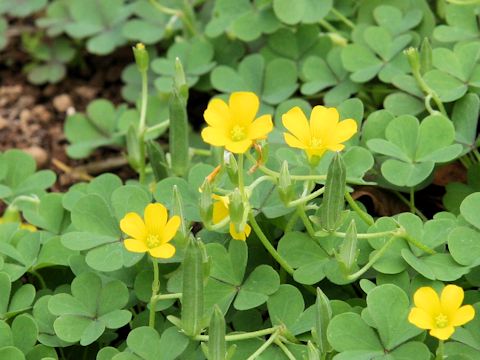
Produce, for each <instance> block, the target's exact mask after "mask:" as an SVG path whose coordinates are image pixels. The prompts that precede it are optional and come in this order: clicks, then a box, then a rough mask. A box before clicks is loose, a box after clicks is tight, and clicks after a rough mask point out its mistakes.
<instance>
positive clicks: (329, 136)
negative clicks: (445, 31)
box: [310, 105, 340, 144]
mask: <svg viewBox="0 0 480 360" xmlns="http://www.w3.org/2000/svg"><path fill="white" fill-rule="evenodd" d="M339 117H340V116H339V115H338V111H337V109H335V108H327V107H325V106H320V105H317V106H315V107H314V108H313V109H312V114H311V115H310V127H311V129H312V135H313V137H315V138H317V139H322V141H323V142H324V143H326V144H329V143H332V142H333V141H332V140H333V136H334V134H335V129H336V127H337V123H338V119H339Z"/></svg>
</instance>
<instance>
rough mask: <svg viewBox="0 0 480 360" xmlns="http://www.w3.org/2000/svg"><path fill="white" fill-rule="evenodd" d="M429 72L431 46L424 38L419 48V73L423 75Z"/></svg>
mask: <svg viewBox="0 0 480 360" xmlns="http://www.w3.org/2000/svg"><path fill="white" fill-rule="evenodd" d="M430 70H432V46H431V45H430V41H428V38H427V37H426V38H424V39H423V41H422V45H421V47H420V71H421V73H422V75H424V74H425V73H427V72H429V71H430Z"/></svg>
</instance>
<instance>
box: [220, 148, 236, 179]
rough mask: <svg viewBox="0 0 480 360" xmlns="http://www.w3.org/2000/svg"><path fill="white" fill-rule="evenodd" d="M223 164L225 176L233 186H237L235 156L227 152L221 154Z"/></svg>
mask: <svg viewBox="0 0 480 360" xmlns="http://www.w3.org/2000/svg"><path fill="white" fill-rule="evenodd" d="M223 163H224V164H225V169H227V175H228V178H229V179H230V181H231V183H232V184H233V185H235V186H236V185H238V164H237V159H235V156H233V154H232V153H231V152H229V151H225V152H224V153H223Z"/></svg>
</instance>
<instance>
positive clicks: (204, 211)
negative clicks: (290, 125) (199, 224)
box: [200, 179, 213, 224]
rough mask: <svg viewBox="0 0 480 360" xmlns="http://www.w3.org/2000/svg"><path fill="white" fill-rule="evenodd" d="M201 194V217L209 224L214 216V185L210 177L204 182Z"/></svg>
mask: <svg viewBox="0 0 480 360" xmlns="http://www.w3.org/2000/svg"><path fill="white" fill-rule="evenodd" d="M201 189H202V191H201V194H200V217H201V219H202V221H203V222H204V223H205V224H209V223H211V221H212V217H213V200H212V185H211V183H210V181H208V179H206V180H205V181H204V182H203V185H202V187H201Z"/></svg>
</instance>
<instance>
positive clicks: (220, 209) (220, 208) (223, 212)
mask: <svg viewBox="0 0 480 360" xmlns="http://www.w3.org/2000/svg"><path fill="white" fill-rule="evenodd" d="M227 216H228V208H227V207H226V206H225V204H224V203H223V201H221V200H220V201H216V202H214V203H213V216H212V222H213V223H214V224H218V223H219V222H220V221H222V220H223V219H225V218H226V217H227Z"/></svg>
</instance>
